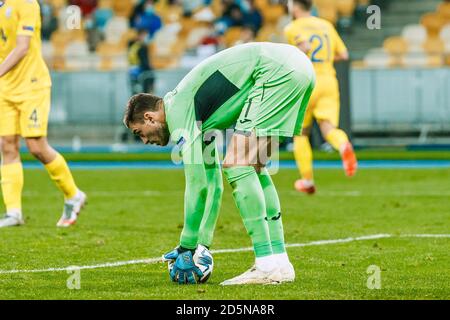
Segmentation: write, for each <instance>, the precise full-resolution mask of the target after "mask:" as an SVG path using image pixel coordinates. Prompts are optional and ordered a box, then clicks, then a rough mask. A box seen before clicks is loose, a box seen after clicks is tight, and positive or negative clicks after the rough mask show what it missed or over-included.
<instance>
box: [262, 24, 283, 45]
mask: <svg viewBox="0 0 450 320" xmlns="http://www.w3.org/2000/svg"><path fill="white" fill-rule="evenodd" d="M282 37H283V34H282V33H281V34H280V31H279V30H278V29H277V27H276V26H273V25H265V26H263V27H262V28H261V30H259V32H258V34H257V36H256V41H270V42H278V40H281V39H282Z"/></svg>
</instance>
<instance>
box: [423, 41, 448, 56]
mask: <svg viewBox="0 0 450 320" xmlns="http://www.w3.org/2000/svg"><path fill="white" fill-rule="evenodd" d="M423 49H424V50H425V52H426V53H428V54H436V55H443V54H444V52H445V44H444V41H442V40H441V39H440V38H428V39H426V40H425V42H424V43H423Z"/></svg>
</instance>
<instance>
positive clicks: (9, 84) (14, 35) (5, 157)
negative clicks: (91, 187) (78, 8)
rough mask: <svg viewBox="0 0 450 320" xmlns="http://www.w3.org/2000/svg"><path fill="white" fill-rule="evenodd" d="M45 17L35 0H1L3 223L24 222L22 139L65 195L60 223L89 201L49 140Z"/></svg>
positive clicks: (72, 219) (0, 221)
mask: <svg viewBox="0 0 450 320" xmlns="http://www.w3.org/2000/svg"><path fill="white" fill-rule="evenodd" d="M40 32H41V16H40V8H39V4H38V2H37V0H0V139H1V155H2V164H1V190H2V194H3V200H4V203H5V206H6V215H5V217H4V218H1V219H0V227H8V226H16V225H21V224H23V223H24V221H23V217H22V188H23V180H24V178H23V168H22V163H21V161H20V154H19V140H20V137H22V138H24V139H25V142H26V145H27V147H28V150H29V151H30V153H31V154H33V155H34V156H35V157H36V158H37V159H38V160H39V161H41V162H42V163H43V164H44V166H45V168H46V169H47V171H48V173H49V175H50V177H51V179H52V180H54V181H55V183H56V185H57V186H58V187H59V189H60V190H61V191H62V192H63V193H64V198H65V205H64V210H63V215H62V217H61V219H60V220H59V221H58V223H57V226H59V227H68V226H70V225H72V224H74V223H75V221H76V219H77V215H78V213H79V212H80V210H81V208H82V207H83V205H84V204H85V202H86V195H85V194H84V193H83V192H81V191H80V190H79V189H78V188H77V186H76V184H75V182H74V179H73V177H72V174H71V172H70V170H69V167H68V166H67V163H66V161H65V160H64V158H63V157H62V156H61V155H60V154H59V153H57V152H56V151H55V150H54V149H53V148H52V147H50V146H49V144H48V142H47V138H46V136H47V123H48V117H49V112H50V88H51V80H50V74H49V71H48V69H47V66H46V65H45V62H44V60H43V58H42V54H41V36H40Z"/></svg>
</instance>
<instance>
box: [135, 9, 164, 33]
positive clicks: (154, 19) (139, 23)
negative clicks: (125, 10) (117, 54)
mask: <svg viewBox="0 0 450 320" xmlns="http://www.w3.org/2000/svg"><path fill="white" fill-rule="evenodd" d="M156 2H157V1H155V0H146V1H144V2H141V3H138V5H137V6H136V7H135V9H134V11H133V14H132V16H131V18H130V19H131V20H130V23H131V27H132V28H135V29H145V30H147V31H148V34H149V36H150V38H152V37H153V35H154V34H155V32H156V31H158V30H159V29H161V27H162V20H161V18H160V17H159V16H158V15H157V14H156V12H155V3H156Z"/></svg>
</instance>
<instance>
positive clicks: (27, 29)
mask: <svg viewBox="0 0 450 320" xmlns="http://www.w3.org/2000/svg"><path fill="white" fill-rule="evenodd" d="M22 30H24V31H34V28H33V27H31V26H23V27H22Z"/></svg>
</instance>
